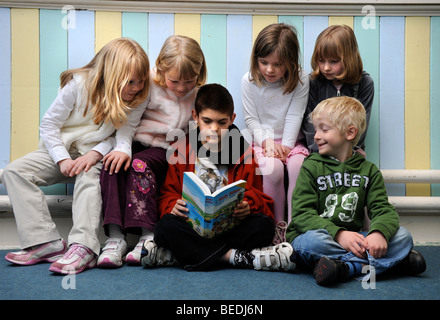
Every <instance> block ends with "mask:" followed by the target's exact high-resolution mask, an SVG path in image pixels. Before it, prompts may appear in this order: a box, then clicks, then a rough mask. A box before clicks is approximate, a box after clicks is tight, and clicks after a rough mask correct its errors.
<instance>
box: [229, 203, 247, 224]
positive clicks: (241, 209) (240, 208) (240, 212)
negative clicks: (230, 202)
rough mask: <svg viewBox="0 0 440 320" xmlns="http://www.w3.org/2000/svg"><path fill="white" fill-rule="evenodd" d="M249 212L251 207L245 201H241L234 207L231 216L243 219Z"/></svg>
mask: <svg viewBox="0 0 440 320" xmlns="http://www.w3.org/2000/svg"><path fill="white" fill-rule="evenodd" d="M250 213H251V208H250V207H249V203H248V202H247V201H242V202H240V203H239V204H237V206H236V207H235V209H234V213H233V215H232V216H233V217H234V218H236V219H239V220H243V219H244V218H246V217H247V216H248V215H249V214H250Z"/></svg>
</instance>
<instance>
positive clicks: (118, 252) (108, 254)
mask: <svg viewBox="0 0 440 320" xmlns="http://www.w3.org/2000/svg"><path fill="white" fill-rule="evenodd" d="M126 253H127V242H126V241H125V240H124V239H122V238H109V239H107V241H106V242H105V246H104V248H103V249H102V253H101V254H100V255H99V258H98V267H100V268H119V267H121V266H122V257H123V256H124V255H125V254H126Z"/></svg>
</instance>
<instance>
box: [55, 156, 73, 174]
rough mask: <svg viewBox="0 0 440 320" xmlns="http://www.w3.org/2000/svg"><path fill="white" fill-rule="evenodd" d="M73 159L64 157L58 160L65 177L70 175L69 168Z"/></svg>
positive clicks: (71, 166) (70, 168)
mask: <svg viewBox="0 0 440 320" xmlns="http://www.w3.org/2000/svg"><path fill="white" fill-rule="evenodd" d="M73 163H74V162H73V160H72V159H64V160H61V161H58V166H59V167H60V171H61V173H62V174H63V176H65V177H69V176H70V170H72V168H73Z"/></svg>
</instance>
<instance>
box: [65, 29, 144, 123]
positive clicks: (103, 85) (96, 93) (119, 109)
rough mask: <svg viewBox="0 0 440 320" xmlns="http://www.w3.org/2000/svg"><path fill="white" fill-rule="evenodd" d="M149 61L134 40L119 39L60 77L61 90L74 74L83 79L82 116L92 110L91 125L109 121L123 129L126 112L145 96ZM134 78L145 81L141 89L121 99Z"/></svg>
mask: <svg viewBox="0 0 440 320" xmlns="http://www.w3.org/2000/svg"><path fill="white" fill-rule="evenodd" d="M149 69H150V62H149V60H148V56H147V54H146V53H145V51H144V50H143V49H142V47H141V46H140V45H139V44H138V43H137V42H136V41H134V40H131V39H127V38H118V39H114V40H112V41H110V42H109V43H107V44H106V45H105V46H104V47H103V48H102V49H101V50H99V52H98V53H97V54H96V55H95V57H94V58H93V59H92V61H90V62H89V63H88V64H87V65H85V66H84V67H82V68H78V69H71V70H67V71H64V72H63V73H62V74H61V87H64V86H65V85H66V84H67V82H69V81H70V80H71V79H72V77H73V75H74V74H75V73H82V74H84V76H85V78H86V83H85V86H86V89H87V100H86V101H87V103H86V106H85V110H84V116H85V115H86V114H87V112H88V107H89V104H91V105H92V106H93V107H92V113H93V122H94V123H95V124H99V123H101V122H105V123H107V122H108V121H111V122H112V124H113V125H114V126H115V128H120V127H122V126H123V125H124V124H125V122H126V120H127V113H129V112H130V110H131V109H133V108H135V107H137V106H138V105H139V104H140V103H141V102H143V101H144V100H145V99H146V98H147V97H148V92H149ZM133 76H137V77H138V78H139V79H140V80H143V81H144V88H143V89H142V90H141V91H140V92H139V93H138V94H137V95H136V97H135V98H134V100H133V101H130V102H127V101H124V100H123V99H122V90H123V89H124V87H125V86H126V85H127V84H128V83H129V81H130V80H131V78H132V77H133Z"/></svg>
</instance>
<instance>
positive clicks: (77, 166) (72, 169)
mask: <svg viewBox="0 0 440 320" xmlns="http://www.w3.org/2000/svg"><path fill="white" fill-rule="evenodd" d="M101 159H102V154H100V153H99V152H97V151H94V150H91V151H89V152H87V153H86V154H85V155H83V156H81V157H78V158H76V159H75V160H72V159H64V160H61V161H59V162H58V165H59V166H60V171H61V173H62V174H63V175H64V176H66V177H73V176H76V175H78V174H80V173H81V172H82V171H83V170H84V171H85V172H87V171H89V169H90V168H91V167H92V166H94V165H95V164H97V163H98V162H99V161H101Z"/></svg>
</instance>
